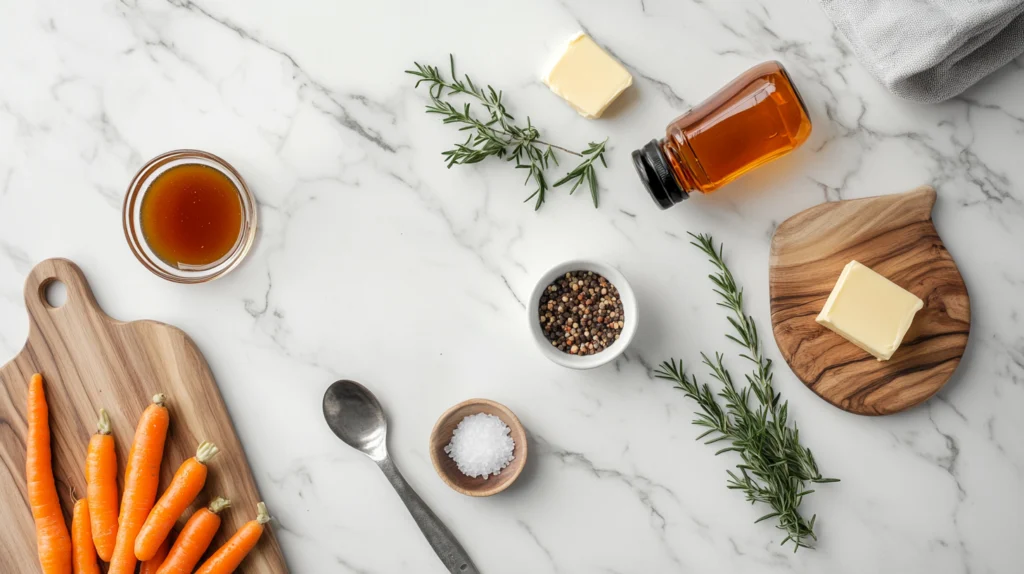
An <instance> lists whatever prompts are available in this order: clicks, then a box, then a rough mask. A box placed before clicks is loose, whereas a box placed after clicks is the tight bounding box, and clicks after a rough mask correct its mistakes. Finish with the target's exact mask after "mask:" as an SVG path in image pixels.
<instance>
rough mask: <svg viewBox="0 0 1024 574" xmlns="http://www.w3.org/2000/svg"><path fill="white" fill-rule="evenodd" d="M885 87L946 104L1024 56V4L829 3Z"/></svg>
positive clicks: (992, 0) (967, 0) (934, 0)
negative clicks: (1022, 54)
mask: <svg viewBox="0 0 1024 574" xmlns="http://www.w3.org/2000/svg"><path fill="white" fill-rule="evenodd" d="M821 4H822V7H823V8H824V9H825V12H827V13H828V16H829V18H831V19H832V21H833V22H834V23H835V25H836V26H838V27H839V29H840V30H841V31H842V32H843V34H844V35H845V36H846V39H847V40H849V42H850V44H852V45H853V50H854V52H856V54H857V57H858V58H860V60H861V62H863V63H864V65H865V66H866V67H867V68H868V70H869V71H870V72H871V74H872V75H873V76H875V78H877V79H878V81H880V82H882V84H884V85H885V87H887V88H889V90H890V91H891V92H892V93H894V94H896V95H897V96H900V97H902V98H906V99H908V100H913V101H916V102H922V103H934V102H941V101H943V100H946V99H949V98H952V97H953V96H955V95H957V94H959V93H961V92H963V91H964V90H966V89H967V88H969V87H970V86H972V85H973V84H974V83H975V82H977V81H978V80H980V79H982V78H983V77H985V76H986V75H988V74H990V73H991V72H993V71H995V70H996V69H998V68H1000V67H1002V66H1003V65H1004V64H1006V63H1008V62H1009V61H1010V60H1013V59H1014V58H1016V57H1017V56H1019V55H1020V54H1021V53H1024V0H821Z"/></svg>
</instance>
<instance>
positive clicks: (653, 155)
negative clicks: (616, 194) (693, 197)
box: [633, 140, 694, 209]
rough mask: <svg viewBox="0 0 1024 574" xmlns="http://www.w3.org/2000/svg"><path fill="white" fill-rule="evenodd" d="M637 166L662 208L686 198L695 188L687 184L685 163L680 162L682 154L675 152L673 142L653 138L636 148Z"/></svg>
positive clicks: (634, 159) (634, 162) (645, 185)
mask: <svg viewBox="0 0 1024 574" xmlns="http://www.w3.org/2000/svg"><path fill="white" fill-rule="evenodd" d="M633 167H635V168H636V172H637V175H639V176H640V181H641V182H643V184H644V187H646V188H647V191H648V192H649V193H650V194H651V199H653V200H654V202H655V203H657V204H658V207H660V208H662V209H668V208H669V207H672V206H673V205H675V204H677V203H679V202H681V201H683V200H685V199H686V198H688V197H689V196H690V192H692V191H693V190H694V187H693V186H690V185H687V183H688V182H687V177H686V175H687V174H686V173H685V166H684V165H683V164H681V163H680V162H679V161H678V154H675V153H673V150H672V149H671V142H668V141H666V140H661V141H658V140H651V141H650V142H648V143H647V145H645V146H644V147H642V148H640V149H638V150H634V151H633Z"/></svg>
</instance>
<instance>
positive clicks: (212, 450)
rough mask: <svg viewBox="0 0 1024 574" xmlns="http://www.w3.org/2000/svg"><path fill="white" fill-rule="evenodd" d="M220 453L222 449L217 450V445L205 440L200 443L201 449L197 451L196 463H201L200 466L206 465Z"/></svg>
mask: <svg viewBox="0 0 1024 574" xmlns="http://www.w3.org/2000/svg"><path fill="white" fill-rule="evenodd" d="M218 452H220V449H218V448H217V445H215V444H213V443H212V442H210V441H205V440H204V441H203V442H201V443H199V448H197V449H196V461H197V462H199V464H206V463H208V462H210V459H211V458H213V457H214V456H216V455H217V453H218Z"/></svg>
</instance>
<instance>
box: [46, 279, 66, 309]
mask: <svg viewBox="0 0 1024 574" xmlns="http://www.w3.org/2000/svg"><path fill="white" fill-rule="evenodd" d="M43 300H44V301H45V302H46V304H47V305H49V306H50V308H51V309H60V308H61V307H63V306H64V304H65V303H67V302H68V286H67V285H65V284H64V282H63V281H61V280H60V279H51V280H49V281H47V282H46V284H44V285H43Z"/></svg>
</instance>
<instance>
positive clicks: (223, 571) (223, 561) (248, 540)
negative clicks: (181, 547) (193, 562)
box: [195, 502, 270, 574]
mask: <svg viewBox="0 0 1024 574" xmlns="http://www.w3.org/2000/svg"><path fill="white" fill-rule="evenodd" d="M268 522H270V515H269V514H267V505H266V504H263V503H262V502H261V503H259V504H257V505H256V520H250V521H249V522H246V523H245V524H243V525H242V527H241V528H239V529H238V532H235V535H234V536H232V537H231V540H228V541H227V542H225V543H224V546H221V547H220V548H219V549H217V551H216V552H214V553H213V556H210V558H209V560H207V561H206V562H204V563H203V565H202V566H200V567H199V570H196V571H195V574H228V573H230V572H234V571H235V569H236V568H238V565H239V564H241V563H242V560H244V559H245V557H246V556H247V555H248V554H249V552H250V551H252V549H253V548H254V547H255V546H256V543H257V542H259V540H260V536H262V535H263V528H264V526H263V525H264V524H266V523H268Z"/></svg>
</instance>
